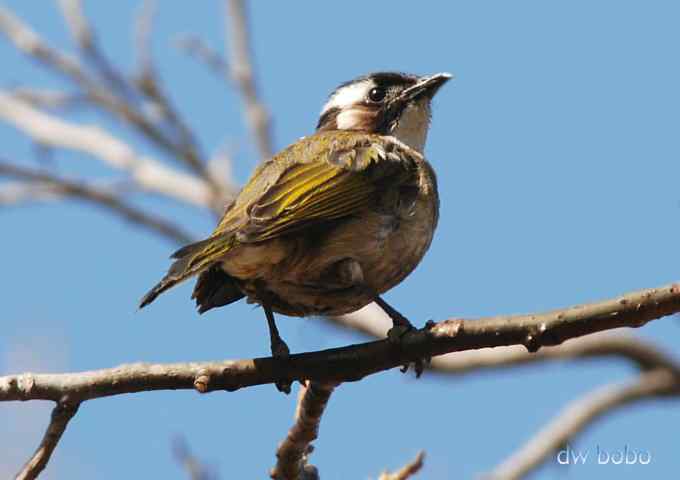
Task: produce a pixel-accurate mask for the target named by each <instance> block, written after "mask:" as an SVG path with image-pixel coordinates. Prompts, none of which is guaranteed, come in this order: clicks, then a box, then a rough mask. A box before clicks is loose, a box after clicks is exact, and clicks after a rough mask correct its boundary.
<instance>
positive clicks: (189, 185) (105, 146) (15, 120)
mask: <svg viewBox="0 0 680 480" xmlns="http://www.w3.org/2000/svg"><path fill="white" fill-rule="evenodd" d="M0 119H3V120H4V121H6V122H8V123H10V124H12V125H13V126H14V127H15V128H17V129H19V130H21V131H22V132H23V133H25V134H26V135H28V136H29V137H30V138H32V139H33V140H35V141H36V142H37V143H39V144H41V145H46V146H50V147H55V148H65V149H69V150H74V151H79V152H83V153H87V154H89V155H92V156H93V157H95V158H98V159H99V160H101V161H102V162H104V163H105V164H106V165H108V166H109V167H112V168H114V169H118V170H123V171H126V172H129V173H130V175H131V177H132V179H133V180H134V181H135V182H136V183H137V184H138V185H139V186H140V187H141V188H142V189H145V190H149V191H152V192H155V193H160V194H162V195H165V196H167V197H170V198H173V199H175V200H179V201H183V202H187V203H190V204H193V205H196V206H200V207H205V206H210V205H211V200H212V197H211V193H210V191H209V190H208V189H207V187H206V185H205V183H204V182H202V181H201V180H200V179H198V178H196V177H194V176H192V175H187V174H185V173H181V172H178V171H176V170H174V169H172V168H168V167H166V166H165V165H163V164H162V163H160V162H158V161H156V160H154V159H153V158H151V157H147V156H139V155H137V154H136V153H135V152H134V150H133V149H132V148H131V147H130V146H129V145H127V144H126V143H124V142H122V141H121V140H119V139H117V138H116V137H114V136H113V135H111V134H110V133H108V132H106V131H105V130H103V129H101V128H99V127H97V126H94V125H79V124H76V123H71V122H67V121H66V120H62V119H60V118H57V117H56V116H53V115H50V114H48V113H45V112H42V111H40V110H38V109H36V108H34V107H32V106H31V105H30V104H29V103H27V102H25V101H23V100H19V99H18V98H16V97H13V96H12V95H10V94H5V93H2V92H0Z"/></svg>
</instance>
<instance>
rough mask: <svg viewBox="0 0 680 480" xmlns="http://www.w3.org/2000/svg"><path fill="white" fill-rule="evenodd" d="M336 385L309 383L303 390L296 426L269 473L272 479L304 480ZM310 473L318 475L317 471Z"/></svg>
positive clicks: (277, 454) (282, 444)
mask: <svg viewBox="0 0 680 480" xmlns="http://www.w3.org/2000/svg"><path fill="white" fill-rule="evenodd" d="M336 385H337V384H336V383H318V382H311V381H307V382H305V384H304V385H303V386H302V387H301V389H300V396H299V399H298V405H297V408H296V411H295V423H294V424H293V426H292V427H291V428H290V430H289V431H288V435H287V436H286V438H285V439H284V440H283V442H281V444H280V445H279V448H278V449H277V450H276V466H275V467H274V468H273V469H272V470H271V472H270V476H271V478H274V479H277V480H301V479H302V478H304V477H305V470H306V467H308V465H307V456H308V454H309V453H310V451H311V449H310V447H311V444H312V442H313V441H314V440H316V438H317V436H318V434H319V424H320V423H321V416H322V415H323V412H324V410H325V409H326V405H327V404H328V400H329V398H330V396H331V394H332V393H333V390H334V389H335V387H336ZM309 467H311V466H309ZM307 470H308V471H311V470H313V471H314V472H316V469H315V468H314V467H311V468H309V469H307ZM310 473H311V472H310Z"/></svg>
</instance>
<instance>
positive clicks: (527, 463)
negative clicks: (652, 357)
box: [490, 369, 680, 480]
mask: <svg viewBox="0 0 680 480" xmlns="http://www.w3.org/2000/svg"><path fill="white" fill-rule="evenodd" d="M667 395H680V376H678V375H677V372H675V373H673V372H670V371H668V370H665V369H658V370H650V371H648V372H645V373H642V374H641V375H640V376H639V378H638V379H636V380H635V381H634V382H630V383H627V384H623V385H608V386H605V387H603V388H600V389H598V390H595V391H594V392H592V393H590V394H588V395H586V396H585V397H583V398H581V399H579V400H577V401H575V402H574V403H572V404H571V405H568V406H567V408H565V409H564V410H563V411H562V412H561V413H560V414H559V415H558V416H557V418H555V419H554V420H552V421H551V422H550V423H549V424H548V425H546V426H545V427H544V428H543V429H542V430H541V431H540V432H538V433H537V434H536V435H535V436H534V437H533V438H532V439H531V440H530V441H529V442H528V443H527V444H526V445H524V446H523V447H522V448H521V449H520V450H518V451H517V452H515V453H514V454H512V455H511V456H510V457H509V458H508V459H506V460H505V461H504V462H503V463H502V464H501V465H499V466H498V467H497V468H496V469H495V470H494V471H493V472H492V473H491V475H490V477H491V478H498V479H503V480H513V479H518V478H522V477H524V476H526V475H527V474H528V473H529V472H531V471H532V470H534V469H535V468H536V467H538V466H539V465H540V464H541V463H543V462H544V461H545V460H546V459H547V458H548V457H549V456H550V455H551V454H553V453H554V452H555V451H557V450H558V449H559V448H561V447H562V446H564V445H565V444H567V443H568V442H569V441H570V440H573V438H574V437H575V436H577V435H578V434H580V433H581V432H582V431H583V430H584V429H585V428H586V427H587V426H589V425H590V424H592V423H593V422H594V421H595V420H597V419H598V418H599V417H601V416H602V415H604V414H605V413H610V412H611V411H612V410H614V409H617V408H620V407H623V406H625V405H629V404H631V403H633V402H637V401H640V400H645V399H650V398H655V397H662V396H667Z"/></svg>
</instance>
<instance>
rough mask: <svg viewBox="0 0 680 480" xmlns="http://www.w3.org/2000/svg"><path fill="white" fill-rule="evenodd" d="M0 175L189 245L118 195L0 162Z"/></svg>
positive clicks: (166, 223)
mask: <svg viewBox="0 0 680 480" xmlns="http://www.w3.org/2000/svg"><path fill="white" fill-rule="evenodd" d="M0 176H10V177H14V178H18V179H21V180H25V181H28V182H34V183H38V184H40V185H42V186H47V187H49V188H50V190H51V191H52V192H53V193H57V194H62V195H66V196H70V197H73V198H78V199H80V200H84V201H86V202H89V203H92V204H93V205H97V206H99V207H103V208H105V209H107V210H109V211H111V212H113V213H115V214H117V215H119V216H121V217H123V218H124V219H125V220H127V221H129V222H131V223H134V224H136V225H140V226H143V227H145V228H148V229H149V230H151V231H153V232H154V233H157V234H159V235H161V236H163V237H165V238H168V239H170V240H172V241H173V242H176V243H189V242H191V240H192V237H191V235H189V234H188V233H187V232H185V231H184V230H183V229H182V228H180V227H179V226H177V225H175V224H173V223H172V222H170V221H168V220H164V219H162V218H161V217H159V216H155V215H149V214H148V213H146V212H144V211H143V210H141V209H139V208H137V207H134V206H132V205H130V204H128V203H126V202H125V201H123V200H122V199H121V198H120V197H119V196H117V195H115V194H113V193H111V192H107V191H104V190H101V189H97V188H96V187H93V186H88V185H86V184H84V183H79V182H74V181H71V180H65V179H63V178H59V177H57V176H54V175H51V174H49V173H46V172H40V171H37V170H33V169H30V168H25V167H20V166H18V165H14V164H12V163H8V162H3V161H1V160H0Z"/></svg>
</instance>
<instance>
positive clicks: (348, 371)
mask: <svg viewBox="0 0 680 480" xmlns="http://www.w3.org/2000/svg"><path fill="white" fill-rule="evenodd" d="M678 311H680V286H678V285H676V284H673V285H667V286H665V287H660V288H655V289H650V290H640V291H637V292H632V293H628V294H626V295H624V296H622V297H619V298H616V299H612V300H606V301H603V302H598V303H592V304H587V305H579V306H575V307H570V308H567V309H562V310H554V311H552V312H547V313H541V314H529V315H513V316H498V317H487V318H480V319H477V320H461V319H451V320H445V321H442V322H439V323H432V324H430V325H428V326H427V327H426V328H424V329H422V330H416V331H412V332H409V333H407V334H406V335H405V336H404V337H403V338H402V341H401V343H400V344H399V345H398V346H395V345H394V344H393V343H391V342H390V341H389V340H380V341H374V342H368V343H363V344H358V345H351V346H348V347H342V348H334V349H329V350H322V351H318V352H309V353H299V354H295V355H291V356H290V357H289V359H288V361H287V362H286V363H285V365H281V364H280V362H278V361H276V360H275V359H273V358H271V357H266V358H256V359H251V360H235V361H224V362H202V363H178V364H165V365H160V364H152V365H148V364H133V365H123V366H121V367H117V368H112V369H104V370H96V371H90V372H81V373H62V374H24V375H10V376H5V377H0V401H7V400H54V401H58V400H59V399H60V398H61V397H62V396H63V395H65V394H68V395H69V397H70V398H72V399H75V400H78V401H84V400H89V399H93V398H99V397H106V396H111V395H119V394H123V393H133V392H142V391H151V390H176V389H194V388H195V389H197V390H198V391H200V392H211V391H215V390H227V391H234V390H237V389H239V388H245V387H249V386H253V385H262V384H267V383H275V382H294V381H297V380H300V381H303V380H312V381H316V382H321V383H328V382H344V381H355V380H359V379H361V378H363V377H365V376H367V375H370V374H373V373H377V372H380V371H383V370H388V369H391V368H394V367H397V366H400V365H404V364H406V363H409V362H413V361H415V360H417V359H420V358H423V357H427V356H435V355H441V354H443V353H448V352H460V351H464V350H473V349H478V348H485V347H495V346H502V345H516V344H522V345H525V346H527V348H529V349H530V350H532V351H535V350H537V349H538V348H539V347H540V346H543V345H556V344H558V343H560V342H563V341H564V340H566V339H568V338H573V337H577V336H581V335H586V334H589V333H594V332H599V331H602V330H606V329H612V328H619V327H639V326H641V325H644V324H645V323H647V322H649V321H650V320H653V319H656V318H660V317H663V316H665V315H670V314H672V313H676V312H678Z"/></svg>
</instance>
